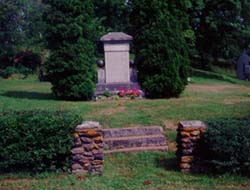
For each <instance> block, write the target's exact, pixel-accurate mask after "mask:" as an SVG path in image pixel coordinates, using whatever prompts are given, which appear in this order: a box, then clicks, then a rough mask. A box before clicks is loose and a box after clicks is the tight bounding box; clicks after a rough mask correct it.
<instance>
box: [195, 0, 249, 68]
mask: <svg viewBox="0 0 250 190" xmlns="http://www.w3.org/2000/svg"><path fill="white" fill-rule="evenodd" d="M192 5H193V6H192V8H191V9H190V18H191V26H192V27H193V29H194V31H195V34H196V39H197V44H196V48H197V49H198V50H199V54H200V56H201V58H202V66H203V68H205V67H206V66H207V65H209V63H210V62H211V60H212V61H213V62H217V61H218V59H219V58H224V59H233V58H235V57H237V56H238V55H239V54H240V52H241V51H242V49H244V48H245V47H247V46H248V44H249V42H250V40H249V39H250V22H249V18H250V13H249V10H248V9H249V7H250V1H249V0H235V1H231V0H220V1H212V0H192Z"/></svg>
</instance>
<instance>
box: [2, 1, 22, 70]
mask: <svg viewBox="0 0 250 190" xmlns="http://www.w3.org/2000/svg"><path fill="white" fill-rule="evenodd" d="M20 7H22V3H21V2H20V1H19V0H16V1H15V0H14V1H7V0H2V1H0V28H1V30H0V64H1V68H3V67H6V66H10V65H11V64H12V63H13V58H14V55H15V48H14V47H15V46H14V45H15V44H17V43H18V42H19V40H20V37H21V35H22V31H20V28H21V27H20V21H21V20H22V19H23V17H22V14H21V12H22V11H21V10H20Z"/></svg>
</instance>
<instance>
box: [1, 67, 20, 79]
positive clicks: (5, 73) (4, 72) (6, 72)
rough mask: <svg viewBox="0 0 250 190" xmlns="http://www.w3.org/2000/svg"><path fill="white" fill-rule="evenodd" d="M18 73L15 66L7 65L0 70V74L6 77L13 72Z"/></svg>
mask: <svg viewBox="0 0 250 190" xmlns="http://www.w3.org/2000/svg"><path fill="white" fill-rule="evenodd" d="M17 73H19V71H18V69H17V68H16V67H12V66H8V67H6V68H5V69H2V70H1V71H0V76H1V77H3V78H5V79H7V78H9V77H10V76H11V75H13V74H17Z"/></svg>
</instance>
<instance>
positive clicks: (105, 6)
mask: <svg viewBox="0 0 250 190" xmlns="http://www.w3.org/2000/svg"><path fill="white" fill-rule="evenodd" d="M126 2H127V1H126V0H94V6H95V15H96V17H97V18H99V19H100V20H101V23H102V25H103V26H104V27H105V28H106V30H112V31H116V32H120V31H122V32H128V30H129V8H128V6H127V3H126Z"/></svg>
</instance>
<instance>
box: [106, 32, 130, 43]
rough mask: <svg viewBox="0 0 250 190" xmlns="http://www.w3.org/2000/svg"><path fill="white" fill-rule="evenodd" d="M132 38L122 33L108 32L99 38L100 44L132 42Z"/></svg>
mask: <svg viewBox="0 0 250 190" xmlns="http://www.w3.org/2000/svg"><path fill="white" fill-rule="evenodd" d="M132 40H133V37H132V36H130V35H128V34H125V33H123V32H109V33H108V34H106V35H104V36H102V37H101V41H102V42H114V41H120V42H121V41H132Z"/></svg>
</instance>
